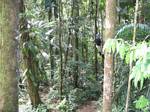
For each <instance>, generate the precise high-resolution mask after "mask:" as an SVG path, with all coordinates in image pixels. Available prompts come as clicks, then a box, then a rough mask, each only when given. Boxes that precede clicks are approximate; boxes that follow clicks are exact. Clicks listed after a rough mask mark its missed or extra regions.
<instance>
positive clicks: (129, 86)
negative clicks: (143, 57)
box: [125, 0, 139, 112]
mask: <svg viewBox="0 0 150 112" xmlns="http://www.w3.org/2000/svg"><path fill="white" fill-rule="evenodd" d="M138 6H139V0H136V6H135V14H134V30H133V40H132V46H133V47H135V39H136V24H137V17H138ZM132 52H133V51H132ZM132 60H133V59H132V57H130V65H129V66H130V73H129V78H128V89H127V98H126V106H125V112H128V107H129V101H130V93H131V80H130V74H131V72H132V68H133V62H132Z"/></svg>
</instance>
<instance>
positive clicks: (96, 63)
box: [94, 0, 99, 80]
mask: <svg viewBox="0 0 150 112" xmlns="http://www.w3.org/2000/svg"><path fill="white" fill-rule="evenodd" d="M98 4H99V0H96V6H95V10H96V13H95V40H96V36H97V34H98V25H97V19H98ZM94 51H95V78H96V80H97V78H98V77H97V74H98V66H97V65H98V59H97V48H96V44H95V45H94Z"/></svg>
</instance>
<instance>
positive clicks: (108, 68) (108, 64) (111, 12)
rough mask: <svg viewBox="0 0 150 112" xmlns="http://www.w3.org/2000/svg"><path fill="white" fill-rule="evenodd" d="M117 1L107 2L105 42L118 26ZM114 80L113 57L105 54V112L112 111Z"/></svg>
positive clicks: (112, 35) (109, 0) (108, 0)
mask: <svg viewBox="0 0 150 112" xmlns="http://www.w3.org/2000/svg"><path fill="white" fill-rule="evenodd" d="M116 18H117V15H116V0H106V20H105V22H106V23H105V38H104V39H105V41H106V40H107V39H109V38H113V37H114V35H115V26H116ZM112 79H113V55H112V54H109V53H105V59H104V84H103V112H111V111H112V90H113V89H112V82H113V81H112Z"/></svg>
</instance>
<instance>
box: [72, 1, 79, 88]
mask: <svg viewBox="0 0 150 112" xmlns="http://www.w3.org/2000/svg"><path fill="white" fill-rule="evenodd" d="M72 10H73V11H72V13H73V14H72V15H73V21H74V24H75V28H74V31H75V34H74V37H75V40H74V61H75V62H76V64H75V67H74V74H73V75H74V87H75V88H77V87H78V73H79V68H78V61H79V56H78V50H79V42H78V32H79V28H78V27H79V26H78V19H79V18H78V17H79V1H78V0H73V7H72Z"/></svg>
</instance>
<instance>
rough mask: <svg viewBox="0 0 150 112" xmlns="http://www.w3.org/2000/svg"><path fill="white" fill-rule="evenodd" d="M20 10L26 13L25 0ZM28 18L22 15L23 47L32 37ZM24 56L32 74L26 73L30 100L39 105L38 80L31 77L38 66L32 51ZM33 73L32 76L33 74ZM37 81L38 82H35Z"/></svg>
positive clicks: (21, 0)
mask: <svg viewBox="0 0 150 112" xmlns="http://www.w3.org/2000/svg"><path fill="white" fill-rule="evenodd" d="M19 8H20V9H19V11H20V13H22V14H24V13H25V6H24V1H23V0H20V4H19ZM27 24H28V23H27V20H26V17H25V16H22V17H21V18H20V23H19V26H20V28H19V29H20V32H21V33H22V35H21V43H22V47H23V44H24V43H28V42H29V41H30V37H29V32H28V28H27ZM23 58H24V63H25V67H26V68H27V69H28V70H29V69H30V72H31V74H29V72H27V73H26V76H27V90H28V94H29V96H30V100H31V103H32V105H33V106H34V107H37V106H38V105H39V104H40V103H41V99H40V96H39V93H38V90H39V84H38V83H36V82H33V80H32V79H31V77H32V78H33V77H34V79H36V78H35V75H36V68H35V65H34V63H35V62H34V61H33V56H32V55H31V53H30V52H28V53H27V54H24V53H23ZM31 75H32V76H31ZM35 83H36V84H35Z"/></svg>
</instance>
